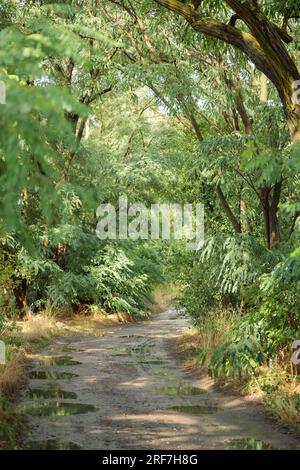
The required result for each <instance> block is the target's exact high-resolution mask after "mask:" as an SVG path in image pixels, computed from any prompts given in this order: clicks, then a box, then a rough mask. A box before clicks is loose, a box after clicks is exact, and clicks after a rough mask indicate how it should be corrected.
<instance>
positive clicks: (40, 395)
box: [18, 309, 300, 450]
mask: <svg viewBox="0 0 300 470" xmlns="http://www.w3.org/2000/svg"><path fill="white" fill-rule="evenodd" d="M186 326H187V323H186V320H185V319H184V318H183V317H181V316H180V315H179V314H178V313H176V312H175V310H172V309H170V310H167V311H165V312H163V313H160V314H158V315H156V316H154V317H152V318H151V319H149V320H146V321H141V322H136V323H130V324H126V325H120V326H119V325H118V326H115V325H112V326H108V327H106V328H104V333H103V336H87V335H85V336H82V335H79V334H78V335H75V336H74V335H73V336H66V337H59V338H56V339H55V340H53V341H52V342H51V343H50V344H49V345H48V346H47V347H45V348H44V349H43V350H42V352H40V353H39V354H34V357H33V363H32V370H31V378H30V381H29V385H28V387H27V389H26V390H25V391H24V393H23V397H22V399H21V401H20V403H19V405H18V408H19V410H21V411H24V412H25V415H26V416H27V421H28V423H27V424H28V427H29V429H30V432H28V433H27V435H26V440H25V442H24V448H30V449H76V448H78V449H79V448H82V449H104V450H105V449H110V450H113V449H121V450H122V449H231V448H234V449H235V448H242V449H261V448H262V449H272V448H275V449H296V448H300V442H299V440H297V439H296V438H295V437H293V436H292V435H290V434H288V433H287V431H286V430H285V429H284V428H281V427H279V426H278V425H277V424H276V423H275V422H274V421H273V420H272V419H271V418H270V417H269V416H268V414H267V413H266V411H265V410H264V408H263V407H262V406H260V405H259V404H257V403H255V402H253V401H251V400H249V399H246V398H243V397H239V396H234V395H229V394H226V393H223V392H221V391H219V390H217V389H216V388H215V387H214V385H213V383H212V382H211V380H210V379H208V378H207V377H201V376H200V375H198V374H196V373H195V371H191V370H189V369H187V368H186V367H185V366H184V363H183V362H182V358H181V356H180V354H177V353H176V347H174V345H176V340H177V339H178V338H179V337H180V335H181V334H182V332H183V330H184V329H185V328H186Z"/></svg>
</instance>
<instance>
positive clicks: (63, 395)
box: [26, 385, 77, 400]
mask: <svg viewBox="0 0 300 470" xmlns="http://www.w3.org/2000/svg"><path fill="white" fill-rule="evenodd" d="M26 395H27V396H28V397H29V398H33V399H36V400H37V399H38V398H45V399H48V398H56V399H57V400H59V399H68V398H70V399H74V400H75V399H76V398H77V394H76V393H74V392H69V391H67V390H62V389H61V388H60V387H59V386H58V385H55V386H52V387H49V388H30V389H29V390H28V391H27V393H26Z"/></svg>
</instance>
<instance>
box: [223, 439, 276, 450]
mask: <svg viewBox="0 0 300 470" xmlns="http://www.w3.org/2000/svg"><path fill="white" fill-rule="evenodd" d="M226 449H228V450H275V447H273V446H272V445H271V444H270V443H269V442H265V441H260V440H258V439H254V438H253V437H245V438H244V439H232V440H230V441H227V442H226Z"/></svg>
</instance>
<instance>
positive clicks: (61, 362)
mask: <svg viewBox="0 0 300 470" xmlns="http://www.w3.org/2000/svg"><path fill="white" fill-rule="evenodd" d="M79 364H81V362H79V361H74V359H72V357H71V356H48V357H47V356H45V357H44V358H43V359H42V360H41V361H39V365H40V366H77V365H79Z"/></svg>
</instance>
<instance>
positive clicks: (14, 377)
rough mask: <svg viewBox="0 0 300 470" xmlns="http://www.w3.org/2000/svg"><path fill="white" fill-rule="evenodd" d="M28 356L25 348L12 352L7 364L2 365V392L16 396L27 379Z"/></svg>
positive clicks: (0, 367) (0, 366)
mask: <svg viewBox="0 0 300 470" xmlns="http://www.w3.org/2000/svg"><path fill="white" fill-rule="evenodd" d="M28 363H29V361H28V358H27V356H26V353H25V351H24V349H23V348H19V349H18V350H14V351H12V352H11V357H10V359H9V361H8V362H7V364H4V365H0V394H1V395H2V396H3V397H5V398H10V399H12V398H14V397H15V396H16V395H17V394H18V393H19V391H20V390H21V389H22V387H23V386H24V385H25V383H26V380H27V366H28Z"/></svg>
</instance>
